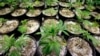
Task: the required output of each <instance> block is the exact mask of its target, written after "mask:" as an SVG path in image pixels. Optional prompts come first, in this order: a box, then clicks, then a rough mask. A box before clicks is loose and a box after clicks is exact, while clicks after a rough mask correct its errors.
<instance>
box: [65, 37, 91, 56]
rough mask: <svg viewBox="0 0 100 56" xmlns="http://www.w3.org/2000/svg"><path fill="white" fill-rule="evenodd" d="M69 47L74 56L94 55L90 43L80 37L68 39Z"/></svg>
mask: <svg viewBox="0 0 100 56" xmlns="http://www.w3.org/2000/svg"><path fill="white" fill-rule="evenodd" d="M67 43H68V44H67V49H68V50H69V52H70V53H71V55H72V56H93V51H92V48H91V47H90V45H89V43H87V42H86V41H85V40H83V39H81V38H79V37H73V38H70V39H68V41H67Z"/></svg>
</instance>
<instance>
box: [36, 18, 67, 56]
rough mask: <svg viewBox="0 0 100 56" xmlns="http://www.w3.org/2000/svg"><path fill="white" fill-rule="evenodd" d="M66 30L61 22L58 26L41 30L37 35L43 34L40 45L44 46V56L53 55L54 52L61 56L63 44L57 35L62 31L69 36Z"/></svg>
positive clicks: (43, 27)
mask: <svg viewBox="0 0 100 56" xmlns="http://www.w3.org/2000/svg"><path fill="white" fill-rule="evenodd" d="M64 30H65V26H63V22H62V21H61V20H60V21H59V23H58V24H57V25H55V24H52V25H46V26H42V27H41V28H40V32H39V33H37V34H41V39H40V43H39V44H40V46H43V48H42V52H43V55H44V56H46V55H48V54H51V53H52V52H54V53H55V54H56V56H59V53H60V49H61V43H60V41H59V40H58V39H59V37H58V36H57V34H58V33H59V31H61V32H64V33H65V34H67V35H68V33H67V32H65V31H64ZM54 49H55V50H54Z"/></svg>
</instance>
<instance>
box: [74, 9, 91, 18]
mask: <svg viewBox="0 0 100 56" xmlns="http://www.w3.org/2000/svg"><path fill="white" fill-rule="evenodd" d="M75 13H76V16H77V18H78V19H82V18H83V19H90V14H91V13H90V11H87V10H80V9H76V10H75Z"/></svg>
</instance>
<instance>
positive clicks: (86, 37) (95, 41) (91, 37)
mask: <svg viewBox="0 0 100 56" xmlns="http://www.w3.org/2000/svg"><path fill="white" fill-rule="evenodd" d="M82 35H83V37H84V38H85V39H87V40H88V41H89V40H91V41H92V43H93V45H95V46H97V45H99V44H100V41H99V40H97V39H95V38H94V37H93V36H92V35H91V34H90V33H89V32H88V31H85V30H83V34H82Z"/></svg>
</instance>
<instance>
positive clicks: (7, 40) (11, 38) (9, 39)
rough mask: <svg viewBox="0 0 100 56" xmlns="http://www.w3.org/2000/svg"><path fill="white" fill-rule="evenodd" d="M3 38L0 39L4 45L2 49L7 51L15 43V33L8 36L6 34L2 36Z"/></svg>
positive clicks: (0, 42)
mask: <svg viewBox="0 0 100 56" xmlns="http://www.w3.org/2000/svg"><path fill="white" fill-rule="evenodd" d="M2 38H3V39H2V40H0V44H1V45H2V48H0V50H4V51H5V52H6V51H8V50H9V48H10V47H11V46H12V45H13V43H14V40H15V39H14V35H11V36H8V35H4V36H3V37H2Z"/></svg>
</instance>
